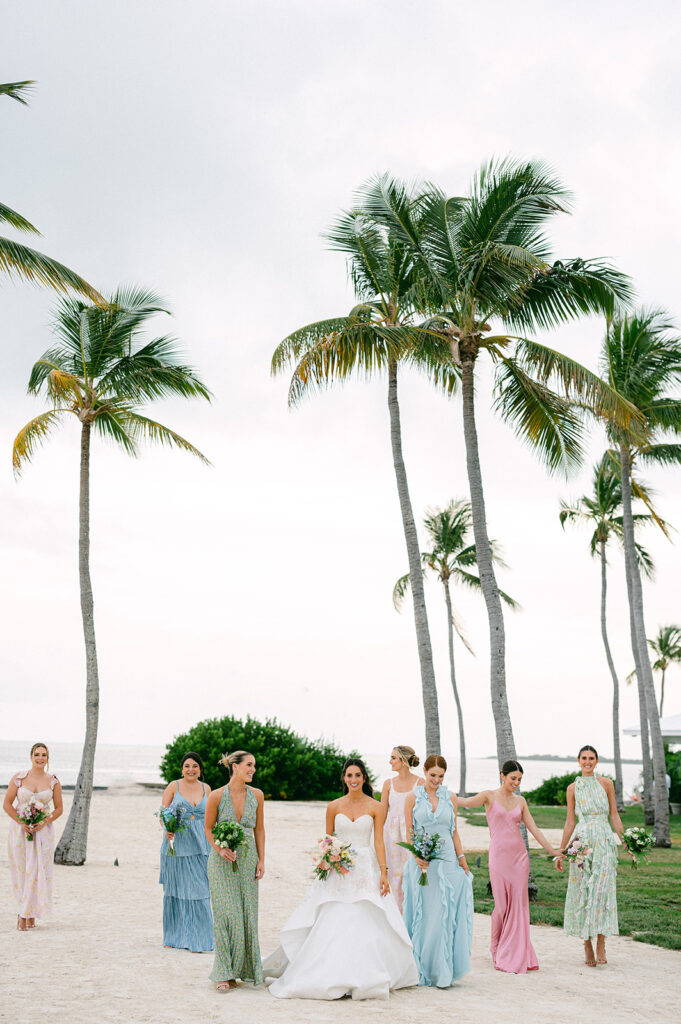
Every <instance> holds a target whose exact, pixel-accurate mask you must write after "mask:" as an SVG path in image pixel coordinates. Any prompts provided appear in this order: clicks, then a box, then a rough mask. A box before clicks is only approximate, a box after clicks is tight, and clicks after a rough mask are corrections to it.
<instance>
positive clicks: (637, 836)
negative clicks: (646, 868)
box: [622, 825, 655, 868]
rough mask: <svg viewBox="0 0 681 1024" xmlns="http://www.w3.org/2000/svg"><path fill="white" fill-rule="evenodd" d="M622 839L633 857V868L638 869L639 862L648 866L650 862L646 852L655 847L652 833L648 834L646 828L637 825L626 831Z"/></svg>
mask: <svg viewBox="0 0 681 1024" xmlns="http://www.w3.org/2000/svg"><path fill="white" fill-rule="evenodd" d="M622 839H623V840H624V845H625V846H626V848H627V850H628V851H629V853H630V854H631V856H632V867H634V868H637V867H638V862H639V860H642V861H643V863H644V864H646V863H647V861H648V858H647V857H646V855H645V854H646V850H650V849H651V847H653V846H654V845H655V837H654V836H651V834H650V832H646V830H645V829H644V828H639V827H638V826H636V825H635V826H633V827H632V828H628V829H627V830H626V832H625V833H624V835H623V836H622Z"/></svg>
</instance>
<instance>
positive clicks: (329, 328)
mask: <svg viewBox="0 0 681 1024" xmlns="http://www.w3.org/2000/svg"><path fill="white" fill-rule="evenodd" d="M401 203H402V211H403V215H404V216H405V217H407V218H410V217H412V211H411V210H410V206H409V197H408V195H407V193H406V191H405V192H403V194H402V197H401ZM327 238H328V240H329V241H330V243H331V247H332V248H333V249H336V250H338V251H341V252H343V253H344V254H345V255H346V257H347V259H348V271H349V275H350V278H351V281H352V284H353V287H354V291H355V295H356V297H357V298H358V299H359V300H360V303H359V304H358V305H356V306H355V307H354V308H353V309H352V310H351V311H350V312H349V314H348V315H347V316H340V317H334V318H331V319H328V320H321V321H319V322H317V323H313V324H309V325H308V326H306V327H302V328H300V329H299V330H297V331H294V332H293V333H292V334H289V335H288V337H286V338H285V339H284V340H283V341H282V342H281V344H280V345H279V346H278V347H277V349H276V350H275V352H274V355H273V357H272V373H273V374H275V375H276V374H278V373H281V372H282V371H283V370H284V369H285V368H287V367H290V366H291V365H292V366H293V375H292V378H291V384H290V389H289V404H290V405H292V406H293V405H297V404H298V403H299V402H300V400H301V399H302V398H303V396H304V395H306V394H308V393H309V392H310V391H313V390H315V389H321V388H325V387H328V386H329V385H331V384H332V383H334V382H343V381H345V380H347V379H348V378H349V377H351V376H352V375H353V374H357V375H360V376H365V377H367V376H371V375H374V374H376V373H380V374H385V376H386V377H387V381H388V411H389V417H390V442H391V448H392V457H393V466H394V470H395V479H396V482H397V492H398V498H399V504H400V513H401V518H402V528H403V531H404V537H405V542H406V547H407V558H408V564H409V574H410V579H411V590H412V598H413V610H414V622H415V627H416V640H417V648H418V656H419V664H420V670H421V694H422V700H423V709H424V716H425V732H426V751H427V753H429V754H430V753H439V752H440V722H439V714H438V703H437V690H436V685H435V670H434V667H433V653H432V646H431V641H430V631H429V628H428V616H427V611H426V600H425V592H424V587H423V578H422V572H421V556H420V550H419V541H418V535H417V531H416V522H415V519H414V512H413V508H412V504H411V498H410V495H409V486H408V482H407V473H406V468H405V464H404V455H403V452H402V426H401V420H400V408H399V402H398V395H397V380H398V366H399V365H400V364H403V363H407V364H408V363H409V362H413V360H414V357H415V351H416V349H417V348H419V349H420V348H423V349H424V350H426V351H427V349H428V345H429V344H432V343H433V336H432V333H431V332H429V331H427V330H425V331H423V330H420V329H419V328H418V327H417V326H415V325H414V316H415V314H416V313H417V312H418V311H419V281H418V278H417V277H416V275H415V273H414V266H413V260H412V258H411V256H410V253H409V248H408V246H406V245H405V243H404V242H403V241H401V240H400V239H399V238H397V236H396V234H395V232H391V231H389V230H385V229H383V228H381V227H380V226H377V225H375V224H373V223H372V222H371V221H370V220H368V219H367V217H366V216H364V215H363V214H362V213H361V212H357V211H352V212H349V213H345V214H343V215H342V216H341V217H340V218H339V219H338V220H337V221H336V223H335V224H334V225H333V227H332V228H331V230H330V231H329V233H328V235H327ZM435 340H437V339H435ZM430 369H431V372H432V374H433V376H434V379H435V380H436V381H437V382H438V384H440V385H441V386H444V387H445V388H447V389H448V390H449V391H451V390H453V389H454V388H455V386H456V378H457V374H456V370H455V368H453V367H450V366H446V365H443V364H442V363H441V361H439V360H435V361H434V362H433V364H432V366H431V368H430Z"/></svg>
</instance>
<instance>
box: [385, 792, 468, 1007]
mask: <svg viewBox="0 0 681 1024" xmlns="http://www.w3.org/2000/svg"><path fill="white" fill-rule="evenodd" d="M415 797H416V802H415V804H414V815H413V821H414V827H415V828H425V829H426V831H427V832H429V833H431V834H433V833H435V832H437V833H438V835H439V836H440V838H441V840H442V848H441V852H440V856H441V857H442V860H434V861H431V863H430V866H429V868H428V885H423V886H421V885H419V884H418V883H419V878H420V876H421V869H420V868H419V866H418V864H417V863H416V861H415V859H414V858H413V857H410V858H409V861H408V862H407V866H406V868H405V872H404V881H403V883H402V886H403V889H404V909H403V915H404V923H405V924H406V926H407V931H408V932H409V935H410V936H411V941H412V944H413V946H414V958H415V960H416V966H417V967H418V972H419V985H433V986H436V987H437V988H447V987H448V986H449V985H452V984H453V983H454V982H455V981H456V980H457V978H461V977H463V975H464V974H467V973H468V972H469V971H470V959H471V947H472V943H473V876H472V875H467V874H466V872H465V871H464V869H463V868H462V867H461V866H460V865H459V862H458V860H457V856H456V852H455V850H454V841H453V839H452V833H453V831H454V828H455V816H454V807H453V806H452V801H451V799H450V794H449V791H448V790H447V789H446V788H445V787H444V786H440V788H439V789H438V791H437V798H438V801H437V808H436V810H435V811H434V812H433V809H432V807H431V803H430V800H429V799H428V795H427V793H426V790H425V786H418V787H417V788H416V790H415Z"/></svg>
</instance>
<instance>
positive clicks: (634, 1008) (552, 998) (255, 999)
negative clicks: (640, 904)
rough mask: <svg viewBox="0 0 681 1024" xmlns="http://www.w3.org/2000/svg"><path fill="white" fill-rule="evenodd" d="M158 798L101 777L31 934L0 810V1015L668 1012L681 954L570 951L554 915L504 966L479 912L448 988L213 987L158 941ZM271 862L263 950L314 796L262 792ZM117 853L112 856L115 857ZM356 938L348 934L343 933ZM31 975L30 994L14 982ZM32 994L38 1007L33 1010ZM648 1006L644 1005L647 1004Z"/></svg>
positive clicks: (676, 1000) (17, 1020)
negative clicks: (80, 837) (519, 956)
mask: <svg viewBox="0 0 681 1024" xmlns="http://www.w3.org/2000/svg"><path fill="white" fill-rule="evenodd" d="M158 802H159V799H158V795H157V794H156V793H153V792H151V793H150V792H148V791H145V790H142V789H141V788H140V789H138V788H130V789H126V790H109V791H108V792H102V793H96V794H95V796H94V799H93V808H92V822H91V829H90V849H89V859H88V863H87V865H86V866H85V867H83V868H57V869H56V870H55V916H54V919H53V921H51V922H49V923H46V924H45V925H43V926H42V927H40V928H38V929H36V931H34V932H30V933H25V934H23V933H19V932H17V931H16V930H14V922H15V918H14V916H13V906H12V903H11V901H10V898H9V897H10V892H11V890H10V885H9V877H8V870H7V858H6V854H5V850H6V834H7V826H8V824H9V819H8V818H7V817H6V815H1V816H0V817H1V818H2V820H1V821H0V907H1V911H0V972H1V973H0V1020H1V1021H3V1022H4V1021H7V1022H10V1021H11V1022H13V1024H24V1022H26V1024H28V1022H29V1021H35V1020H36V1019H41V1018H45V1019H48V1020H50V1021H52V1022H54V1024H94V1022H97V1024H104V1022H106V1024H108V1022H116V1024H119V1022H121V1024H122V1022H125V1024H168V1022H171V1021H173V1020H179V1021H182V1022H183V1024H212V1022H218V1021H220V1022H223V1021H237V1020H239V1021H246V1022H247V1024H260V1022H268V1021H281V1022H282V1024H283V1022H291V1024H293V1022H294V1021H295V1022H298V1021H321V1020H324V1021H329V1022H332V1024H335V1022H336V1021H344V1022H347V1024H359V1022H360V1021H361V1022H362V1024H364V1022H370V1021H374V1020H379V1019H380V1020H382V1021H385V1024H388V1022H391V1024H392V1022H397V1024H402V1022H404V1024H406V1022H410V1024H411V1022H415V1024H422V1022H427V1024H444V1022H447V1024H452V1022H455V1024H481V1022H486V1021H492V1020H494V1021H498V1022H500V1024H509V1022H510V1024H513V1022H515V1021H528V1022H529V1021H531V1022H535V1021H536V1022H540V1024H544V1022H551V1024H554V1022H555V1024H568V1022H570V1024H572V1022H573V1021H574V1019H575V1017H576V1016H577V1015H584V1016H585V1017H588V1019H589V1020H592V1021H603V1022H608V1024H620V1022H622V1024H624V1022H625V1021H627V1022H629V1021H630V1020H631V1017H632V1014H636V1015H639V1014H641V1013H644V1015H645V1018H646V1019H647V1020H655V1021H656V1022H657V1024H666V1022H670V1024H671V1022H672V1021H678V1020H679V1017H680V1016H681V1014H680V1013H679V1005H680V1002H681V997H680V996H679V987H678V977H679V972H680V971H681V957H680V956H679V954H678V953H675V952H671V951H669V950H663V949H658V948H656V947H653V946H646V945H643V944H642V943H635V942H633V941H632V940H631V939H626V938H618V939H611V940H610V942H609V944H608V955H609V959H610V964H609V966H608V967H607V968H597V969H589V968H586V967H585V966H583V964H581V962H580V945H581V944H580V943H579V942H577V941H575V940H573V939H567V938H565V937H564V935H563V933H562V931H560V929H556V928H548V927H534V928H533V929H532V940H533V942H534V945H535V948H536V950H537V955H538V957H539V962H540V965H541V969H540V971H539V972H537V973H536V974H530V975H525V976H515V975H506V974H501V973H500V972H497V971H495V970H494V969H493V968H492V967H491V964H490V959H489V954H488V952H487V947H488V943H489V918H488V917H485V916H483V915H476V921H475V937H474V946H473V965H472V972H471V974H469V975H468V976H467V977H466V978H465V979H464V980H463V981H462V982H460V983H459V984H458V985H457V986H456V987H455V988H453V989H449V990H445V991H438V990H433V989H422V988H421V989H413V990H407V991H402V992H399V993H396V994H395V995H393V996H392V997H391V998H390V1000H389V1001H380V1002H379V1001H368V1002H358V1003H352V1001H351V1000H342V1001H338V1002H333V1003H321V1002H312V1001H308V1000H283V1001H280V1000H277V999H274V998H273V997H272V996H270V995H269V994H268V993H267V991H265V990H263V989H259V990H254V989H252V988H250V987H249V986H243V987H241V988H239V989H238V990H237V991H235V992H233V993H231V994H229V995H224V996H219V995H217V994H216V993H215V992H214V991H213V988H212V986H211V984H210V982H209V980H208V973H209V971H210V967H211V964H212V955H211V954H203V955H194V954H191V953H186V952H181V951H179V950H164V949H163V948H162V946H161V926H160V921H161V902H162V892H161V887H160V886H159V885H158V881H157V879H158V848H159V831H158V828H157V825H156V821H155V819H154V818H153V812H154V811H155V810H156V807H157V805H158ZM266 815H267V824H268V836H269V848H268V857H267V875H266V877H265V879H263V883H262V890H261V919H260V920H261V933H260V938H261V946H262V950H263V953H267V952H269V951H271V950H272V949H273V948H274V947H275V946H276V944H277V932H278V928H279V926H280V925H281V924H282V923H283V922H284V920H285V919H286V917H287V915H288V914H289V912H290V911H291V910H292V908H293V907H294V905H295V904H296V902H297V901H298V899H299V898H300V896H301V894H302V893H303V892H304V890H305V888H306V886H307V884H308V877H309V874H308V871H307V867H308V865H311V855H312V851H313V848H314V845H315V840H316V839H317V837H318V836H319V835H320V834H321V832H322V822H323V813H322V807H321V805H319V804H281V803H279V804H269V805H268V806H267V811H266ZM464 843H465V845H467V846H468V848H477V849H482V848H484V847H485V845H486V830H485V829H482V828H473V827H472V826H467V827H466V829H465V835H464ZM116 857H118V860H119V864H120V866H119V867H114V866H113V862H114V859H115V858H116ZM348 941H349V942H351V941H352V936H348ZM29 979H31V980H32V982H33V983H35V979H39V982H38V987H37V993H38V994H37V995H32V994H31V992H30V991H27V992H26V994H24V992H23V991H22V985H23V984H24V983H26V982H27V980H29ZM36 1002H38V1003H40V1004H41V1010H39V1011H38V1013H37V1014H36ZM644 1007H645V1009H644Z"/></svg>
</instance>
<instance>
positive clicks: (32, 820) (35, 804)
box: [17, 800, 47, 843]
mask: <svg viewBox="0 0 681 1024" xmlns="http://www.w3.org/2000/svg"><path fill="white" fill-rule="evenodd" d="M17 817H18V818H19V821H20V822H21V824H22V825H39V824H40V822H41V821H44V820H45V818H46V817H47V811H46V809H45V804H44V803H42V801H40V800H31V802H30V803H28V804H26V806H25V807H24V808H23V809H22V811H21V813H19V812H18V811H17ZM34 839H35V836H34V835H33V833H32V832H29V833H28V835H27V836H26V842H27V843H32V842H33V840H34Z"/></svg>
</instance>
